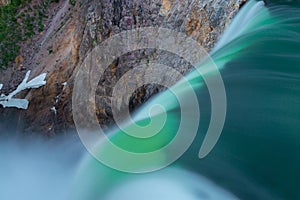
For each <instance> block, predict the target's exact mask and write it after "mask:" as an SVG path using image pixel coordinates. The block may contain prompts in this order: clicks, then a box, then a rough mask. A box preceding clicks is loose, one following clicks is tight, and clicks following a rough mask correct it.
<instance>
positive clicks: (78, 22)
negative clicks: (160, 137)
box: [0, 0, 245, 135]
mask: <svg viewBox="0 0 300 200" xmlns="http://www.w3.org/2000/svg"><path fill="white" fill-rule="evenodd" d="M244 2H245V0H226V1H225V0H204V1H199V0H185V1H182V0H143V1H141V0H101V1H99V0H80V1H76V5H75V6H72V5H70V4H69V3H68V1H63V2H62V1H60V2H59V3H58V4H57V5H55V6H56V7H55V6H54V7H52V8H51V9H52V10H53V11H52V15H51V17H49V19H48V20H49V22H48V24H47V26H46V28H45V29H46V30H45V31H44V32H43V34H40V35H37V36H35V39H34V40H33V41H34V42H33V41H32V42H31V43H30V41H29V42H28V43H30V44H29V45H27V47H25V46H24V47H22V49H21V52H26V51H30V49H33V48H30V49H29V47H34V49H35V51H34V56H33V57H32V58H30V60H29V59H28V58H26V55H21V56H22V58H24V60H23V61H22V62H23V63H24V64H23V65H24V66H23V68H24V69H32V70H33V73H32V76H36V75H38V74H40V73H41V72H48V76H47V85H46V86H44V87H43V88H40V89H38V90H32V91H29V92H28V93H27V94H24V96H26V97H27V98H28V99H29V100H30V106H29V109H28V110H27V111H19V112H18V114H19V118H18V119H19V121H20V122H19V124H18V125H19V126H21V129H22V130H26V131H27V132H39V133H42V134H45V135H55V134H59V133H62V132H65V131H66V130H69V129H72V128H74V124H73V120H72V102H71V99H72V89H73V84H74V75H75V74H76V71H77V70H78V68H79V66H80V64H81V63H82V62H83V60H84V59H85V57H86V55H87V54H88V52H90V51H91V50H92V49H93V48H94V47H95V46H96V45H98V44H99V43H101V42H103V41H104V40H106V39H107V38H109V37H111V36H112V35H114V34H117V33H120V32H122V31H124V30H130V29H134V28H138V27H149V26H156V27H157V26H159V27H165V28H169V29H172V30H176V31H180V32H183V33H185V34H187V35H189V36H191V37H192V38H194V39H195V40H196V41H197V42H198V43H199V44H200V45H202V46H203V47H204V48H205V49H206V50H207V51H209V50H211V48H212V47H213V46H214V44H215V43H216V41H217V40H218V38H219V37H220V35H221V33H222V32H223V30H224V28H225V27H226V25H228V23H229V22H230V20H231V19H232V18H233V16H234V15H235V14H236V13H237V11H238V10H239V8H240V6H241V5H242V4H243V3H244ZM28 46H29V47H28ZM26 48H28V49H26ZM151 62H158V63H161V64H165V65H167V66H171V67H173V68H174V69H176V70H178V71H180V72H181V73H182V74H184V73H186V72H188V71H189V70H191V67H192V66H190V65H189V63H187V62H185V61H184V60H182V59H181V58H179V57H178V56H176V55H172V54H170V53H168V52H164V51H160V50H154V49H147V50H138V51H133V52H129V53H127V54H126V55H123V56H121V57H119V58H116V59H115V61H114V62H113V63H112V64H111V65H110V66H109V67H108V68H107V70H106V71H105V73H104V76H103V77H101V78H99V83H98V87H97V91H96V96H95V100H96V111H95V112H96V114H97V116H98V119H99V123H100V124H101V125H102V126H103V127H107V126H109V125H111V124H113V122H114V120H113V116H112V111H111V96H112V90H113V88H114V86H115V84H116V83H117V82H118V81H119V80H120V78H121V77H122V76H123V75H124V74H125V73H126V72H128V71H129V70H130V69H132V68H134V67H137V66H139V65H142V64H147V63H151ZM29 63H30V64H29ZM13 69H14V70H7V71H1V72H0V74H1V76H5V75H9V74H11V75H12V77H10V79H11V80H6V81H9V82H13V81H12V80H13V79H14V78H15V77H19V76H21V75H19V74H22V73H24V72H22V70H21V71H19V70H18V68H17V67H14V68H13ZM12 71H13V72H12ZM162 73H165V72H162ZM136 79H143V77H142V76H141V77H137V78H136ZM2 80H3V81H4V79H2ZM15 82H17V81H15ZM124 84H126V83H124ZM16 85H17V83H15V86H16ZM164 89H165V88H164V87H162V86H159V85H151V84H147V85H145V86H144V87H140V88H138V89H137V90H136V91H135V92H134V93H133V94H132V96H131V98H130V103H129V107H130V110H134V109H135V108H136V107H138V106H139V105H141V104H142V103H143V102H145V101H147V99H149V98H150V97H151V96H152V95H153V94H156V93H158V92H160V91H161V90H164ZM120 101H124V100H123V99H121V100H120ZM120 109H124V108H120ZM0 112H2V113H4V112H9V111H7V110H5V111H4V110H2V111H0ZM15 112H16V111H14V113H15ZM2 113H1V115H2ZM0 127H1V126H0Z"/></svg>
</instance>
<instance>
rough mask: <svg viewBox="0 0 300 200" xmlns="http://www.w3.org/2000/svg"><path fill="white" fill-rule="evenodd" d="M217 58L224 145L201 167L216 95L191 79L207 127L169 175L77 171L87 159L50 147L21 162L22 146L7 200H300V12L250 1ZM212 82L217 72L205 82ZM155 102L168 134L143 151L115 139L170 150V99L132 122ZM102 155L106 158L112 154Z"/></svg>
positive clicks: (7, 151) (173, 122) (10, 153)
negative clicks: (224, 100)
mask: <svg viewBox="0 0 300 200" xmlns="http://www.w3.org/2000/svg"><path fill="white" fill-rule="evenodd" d="M211 57H212V59H213V60H214V62H215V63H216V65H217V66H218V68H219V69H220V72H221V75H222V78H223V81H224V84H225V89H226V95H227V115H226V121H225V125H224V129H223V131H222V135H221V137H220V139H219V141H218V143H217V144H216V146H215V147H214V148H213V150H212V151H211V152H210V154H208V156H206V157H205V158H204V159H198V157H197V155H198V152H199V148H200V145H201V143H202V141H203V138H204V136H205V135H204V134H205V132H206V130H207V128H208V123H209V119H210V117H211V112H210V101H209V92H208V90H207V88H206V87H205V84H203V78H202V77H201V76H199V74H198V72H197V71H194V72H191V73H190V74H188V75H187V76H186V77H187V79H188V80H189V83H190V84H191V85H192V88H193V90H195V91H196V93H197V98H198V99H199V103H200V107H201V122H200V124H199V125H200V126H199V127H200V128H199V131H198V135H197V137H196V139H195V140H194V142H193V144H192V146H191V148H189V149H188V151H187V152H186V153H185V154H184V155H183V156H182V157H181V158H180V159H179V160H178V161H176V163H174V164H173V165H172V166H169V167H167V168H165V169H163V170H161V171H157V172H153V173H148V174H127V173H122V172H117V171H115V170H112V169H110V168H108V167H106V166H104V165H102V164H100V163H99V162H98V161H96V160H95V159H94V158H92V157H91V156H90V155H88V154H87V155H85V156H84V158H83V159H82V160H81V161H80V162H78V160H76V159H75V157H78V156H79V157H80V155H81V154H80V153H77V154H76V155H73V154H68V153H67V152H66V153H65V155H62V156H61V157H51V156H48V155H51V153H49V152H51V151H50V148H45V147H42V146H41V144H37V145H30V147H29V150H28V151H25V153H24V152H23V150H21V149H18V150H15V148H14V146H15V142H13V143H12V144H10V143H5V145H4V146H3V144H1V154H0V155H1V166H0V175H1V179H0V191H1V192H0V199H72V200H76V199H78V200H83V199H84V200H94V199H99V200H118V199H133V200H135V199H172V200H175V199H180V200H182V199H184V200H190V199H191V200H192V199H216V200H220V199H249V200H252V199H264V200H265V199H272V200H273V199H300V192H299V190H298V187H299V186H298V185H299V184H298V182H299V178H300V172H299V169H300V156H299V154H300V142H299V138H300V137H299V131H300V10H299V9H297V8H296V7H292V6H287V5H278V6H276V5H272V6H269V7H266V6H265V5H264V4H263V2H257V1H254V0H252V1H250V2H249V3H247V4H246V5H245V6H244V7H243V9H242V10H241V11H240V12H239V14H238V15H237V16H236V17H235V19H234V20H233V22H232V24H231V25H230V26H229V27H228V29H227V31H226V32H225V33H224V35H223V37H222V39H221V40H220V41H219V43H218V44H217V45H216V47H215V48H214V49H213V51H212V53H211ZM207 64H208V63H203V64H202V65H200V66H199V68H201V67H203V66H205V65H207ZM213 75H214V72H213V71H209V72H208V73H207V74H204V76H213ZM183 88H184V87H183V86H182V85H181V82H179V83H178V84H176V85H175V86H174V89H175V90H180V91H181V92H179V95H185V94H186V92H187V91H186V89H185V88H184V89H183ZM157 103H159V104H161V105H162V106H164V108H165V110H167V113H168V116H167V121H166V124H165V126H164V128H163V129H162V130H161V133H165V134H160V135H158V136H157V137H154V138H149V139H147V141H145V142H141V143H140V140H138V141H139V142H137V141H136V140H135V139H133V138H130V137H129V136H127V135H125V134H124V133H122V131H120V130H114V131H113V132H112V133H111V136H110V139H111V140H112V141H113V142H114V143H116V144H118V145H119V146H121V147H122V148H124V149H127V150H130V151H136V152H148V151H149V150H153V149H156V148H159V147H161V146H163V145H165V144H167V143H168V142H170V140H171V139H172V137H173V136H174V133H175V132H176V131H174V130H176V128H178V122H179V121H180V111H179V103H178V101H176V97H175V96H174V95H172V94H171V93H170V92H169V91H166V92H164V93H162V94H160V95H158V96H156V97H155V98H153V99H152V100H151V101H149V102H148V103H147V104H146V105H145V106H144V107H143V108H141V109H140V110H139V111H138V113H137V114H136V116H137V117H136V118H135V119H137V120H138V121H137V123H140V124H144V123H147V120H148V121H149V119H148V118H147V117H148V111H147V109H148V108H149V106H151V104H157ZM155 117H157V116H155ZM158 117H159V114H158ZM189 120H193V118H190V119H189ZM152 125H153V124H152ZM154 126H155V124H154ZM129 127H130V125H129ZM149 130H151V127H149ZM135 131H137V130H135ZM186 131H188V127H186ZM163 136H164V137H163ZM166 136H167V137H166ZM68 144H69V145H74V146H75V147H74V148H75V149H77V147H78V144H77V143H75V144H70V143H68ZM61 145H64V146H66V145H65V144H61ZM98 148H99V152H105V145H104V146H101V147H98ZM78 149H80V148H79V147H78ZM55 152H59V150H55ZM62 152H64V151H62ZM78 152H81V151H79V150H78ZM52 153H53V152H52ZM105 153H108V154H110V152H105ZM46 155H47V156H46ZM111 156H114V155H113V154H111ZM70 157H71V158H73V159H70ZM165 157H168V154H167V153H165V154H164V155H162V159H164V158H165ZM69 159H70V160H69ZM62 161H65V162H62ZM155 162H158V163H159V162H160V160H157V161H155ZM2 163H3V164H2ZM58 163H59V164H58ZM60 164H61V165H60ZM77 165H78V167H76V166H77ZM128 165H133V164H132V163H128ZM75 167H76V169H75ZM38 180H39V181H40V182H39V181H38ZM19 191H21V192H19ZM30 195H31V196H30Z"/></svg>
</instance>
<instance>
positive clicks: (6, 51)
mask: <svg viewBox="0 0 300 200" xmlns="http://www.w3.org/2000/svg"><path fill="white" fill-rule="evenodd" d="M52 2H54V3H57V2H59V0H43V1H42V2H41V3H40V4H39V5H31V4H30V3H31V0H27V1H26V0H11V2H10V3H9V4H8V5H5V6H1V7H0V69H1V68H2V69H5V68H7V67H8V65H9V63H10V62H12V61H13V60H14V59H15V58H16V56H17V55H18V54H19V50H20V44H21V42H24V41H25V40H27V39H29V38H31V37H32V36H34V35H35V34H37V33H39V32H42V31H43V30H44V23H43V19H44V18H48V16H47V15H46V10H47V8H48V6H49V4H50V3H52Z"/></svg>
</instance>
